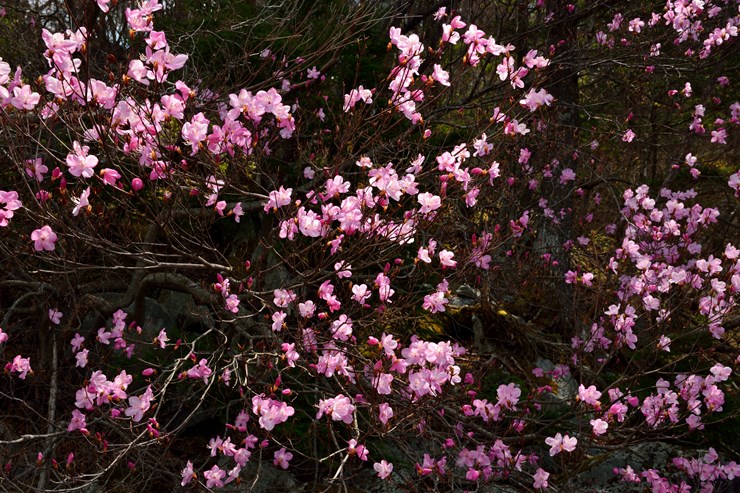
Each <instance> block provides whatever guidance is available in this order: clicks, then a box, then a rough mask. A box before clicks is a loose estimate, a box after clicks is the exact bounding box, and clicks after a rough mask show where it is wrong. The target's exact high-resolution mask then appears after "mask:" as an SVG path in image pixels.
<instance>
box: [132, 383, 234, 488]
mask: <svg viewBox="0 0 740 493" xmlns="http://www.w3.org/2000/svg"><path fill="white" fill-rule="evenodd" d="M153 397H154V394H153V392H152V387H151V385H150V386H149V387H147V389H146V392H144V393H143V394H142V395H141V396H132V397H129V398H128V403H129V407H127V408H126V411H124V412H125V413H126V416H131V417H132V419H133V420H134V422H136V423H138V422H139V421H141V419H142V418H143V417H144V413H145V412H147V411H148V410H149V408H150V407H151V401H152V398H153ZM222 486H223V485H222Z"/></svg>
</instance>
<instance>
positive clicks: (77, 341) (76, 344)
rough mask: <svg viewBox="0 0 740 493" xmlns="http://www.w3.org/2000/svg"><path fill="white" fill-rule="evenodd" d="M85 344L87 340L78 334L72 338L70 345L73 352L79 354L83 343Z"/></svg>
mask: <svg viewBox="0 0 740 493" xmlns="http://www.w3.org/2000/svg"><path fill="white" fill-rule="evenodd" d="M83 342H85V338H84V337H82V336H81V335H80V334H78V333H76V334H75V336H74V337H73V338H72V341H71V342H70V344H71V345H72V351H73V352H77V351H79V350H80V348H81V347H82V343H83Z"/></svg>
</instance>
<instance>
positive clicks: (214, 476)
mask: <svg viewBox="0 0 740 493" xmlns="http://www.w3.org/2000/svg"><path fill="white" fill-rule="evenodd" d="M184 474H185V471H183V476H184ZM203 477H204V478H206V487H207V488H213V487H216V488H221V487H222V486H223V485H224V482H223V479H224V478H225V477H226V471H223V470H221V468H220V467H218V466H213V467H211V468H210V469H209V470H207V471H204V472H203ZM183 481H184V478H183Z"/></svg>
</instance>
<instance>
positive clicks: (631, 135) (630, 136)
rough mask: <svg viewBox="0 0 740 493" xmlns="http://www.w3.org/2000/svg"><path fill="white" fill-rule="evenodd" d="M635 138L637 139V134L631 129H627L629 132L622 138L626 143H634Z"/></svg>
mask: <svg viewBox="0 0 740 493" xmlns="http://www.w3.org/2000/svg"><path fill="white" fill-rule="evenodd" d="M634 138H635V132H633V131H632V129H631V128H629V129H627V131H626V132H625V133H624V135H623V136H622V140H623V141H624V142H632V141H633V140H634Z"/></svg>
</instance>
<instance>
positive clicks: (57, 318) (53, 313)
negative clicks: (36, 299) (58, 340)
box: [49, 308, 63, 325]
mask: <svg viewBox="0 0 740 493" xmlns="http://www.w3.org/2000/svg"><path fill="white" fill-rule="evenodd" d="M62 315H63V314H62V312H60V311H59V310H57V309H56V308H50V309H49V320H51V322H52V323H53V324H55V325H59V322H61V321H62Z"/></svg>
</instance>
